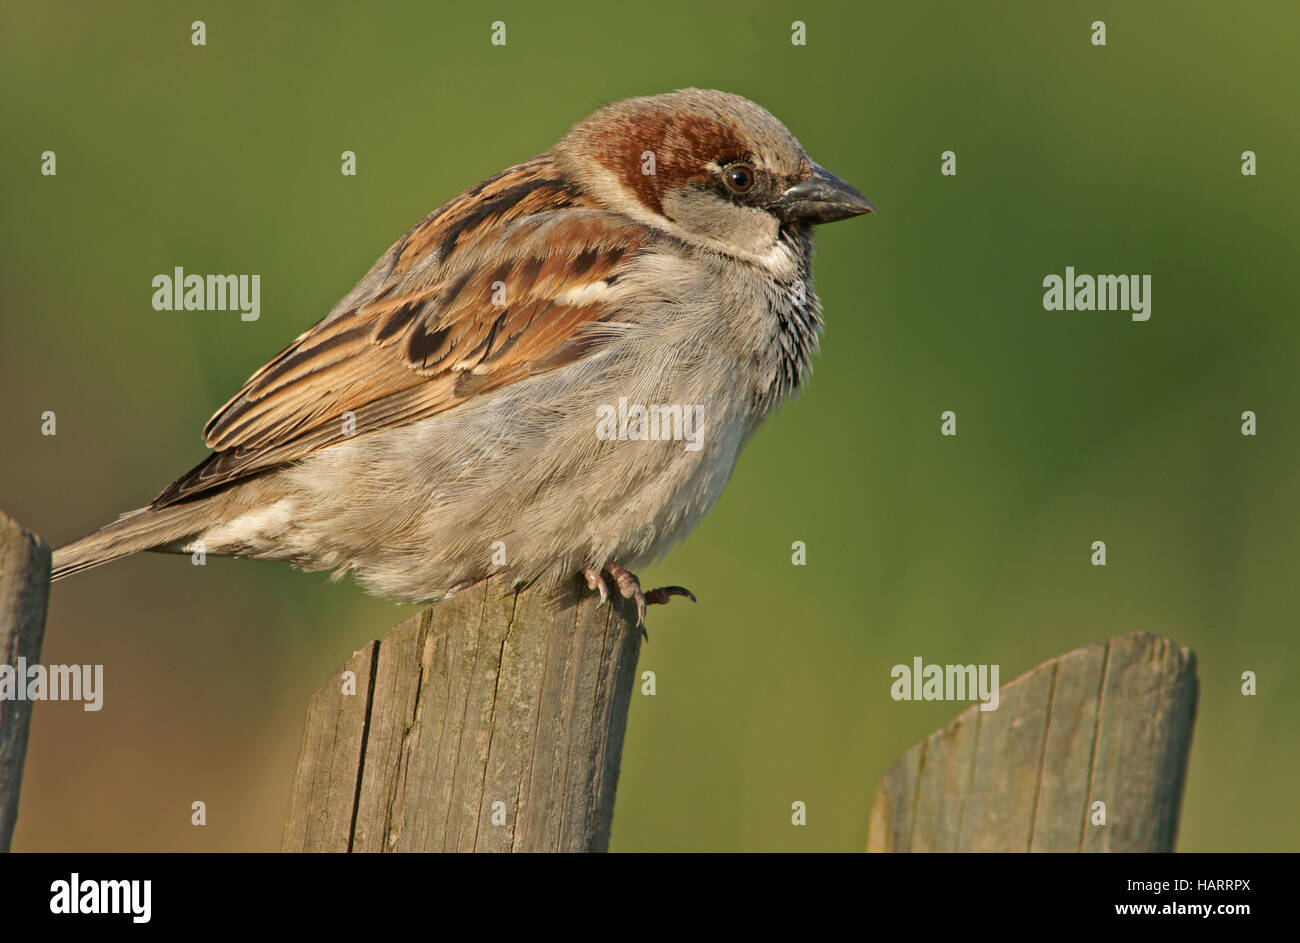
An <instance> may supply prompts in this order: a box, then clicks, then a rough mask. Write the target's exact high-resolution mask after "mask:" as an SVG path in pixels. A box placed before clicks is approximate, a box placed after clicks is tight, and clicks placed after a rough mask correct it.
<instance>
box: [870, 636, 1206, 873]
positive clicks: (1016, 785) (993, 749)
mask: <svg viewBox="0 0 1300 943" xmlns="http://www.w3.org/2000/svg"><path fill="white" fill-rule="evenodd" d="M1196 700H1197V680H1196V656H1195V655H1194V654H1193V653H1192V652H1191V651H1190V650H1188V649H1186V648H1179V647H1178V646H1176V645H1175V644H1174V643H1173V642H1171V641H1169V640H1168V639H1166V638H1161V637H1160V636H1157V635H1151V634H1149V633H1145V632H1139V633H1136V634H1133V635H1125V636H1122V637H1120V638H1114V639H1111V640H1109V641H1105V642H1095V643H1093V644H1092V645H1089V646H1087V647H1085V648H1081V649H1078V650H1076V651H1073V652H1070V653H1069V654H1068V655H1062V656H1061V657H1059V658H1054V659H1052V660H1051V661H1049V662H1046V663H1044V664H1042V665H1039V666H1038V667H1037V668H1035V669H1033V670H1032V671H1030V672H1028V673H1027V674H1024V675H1022V676H1021V677H1019V678H1017V679H1016V680H1015V681H1012V682H1011V683H1010V684H1007V685H1005V686H1003V688H1002V695H1001V703H1000V704H999V706H998V709H997V710H995V711H987V712H985V711H980V710H978V706H976V707H972V708H971V709H969V710H967V711H966V712H965V713H963V714H962V715H961V716H959V717H958V718H957V719H956V720H954V721H953V722H952V723H951V724H949V725H948V726H947V727H945V728H943V729H942V730H939V731H936V732H935V733H933V734H931V735H930V736H929V737H928V738H927V739H926V740H924V741H922V742H921V743H919V744H917V745H916V746H915V747H913V748H912V749H911V750H909V751H908V752H907V753H906V754H904V756H903V757H902V758H901V759H900V760H899V761H898V762H897V763H895V764H894V765H893V766H892V767H890V769H889V770H888V771H887V772H886V773H885V774H884V775H883V776H882V777H881V779H880V783H879V785H878V786H877V789H876V798H875V802H874V804H873V805H872V808H871V821H870V833H869V837H868V839H867V851H1143V852H1150V851H1173V849H1174V841H1175V839H1176V837H1177V834H1178V815H1179V809H1180V806H1181V804H1182V796H1183V783H1184V779H1185V777H1186V773H1187V758H1188V754H1189V752H1190V750H1191V742H1192V726H1193V724H1194V722H1195V719H1196ZM1098 803H1104V807H1103V806H1099V805H1097V804H1098ZM1103 812H1104V824H1101V823H1102V821H1103V820H1102V819H1101V817H1100V816H1101V813H1103Z"/></svg>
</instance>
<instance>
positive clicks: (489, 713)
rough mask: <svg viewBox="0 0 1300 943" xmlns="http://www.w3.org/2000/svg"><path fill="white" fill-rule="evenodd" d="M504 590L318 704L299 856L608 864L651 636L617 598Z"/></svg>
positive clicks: (311, 717)
mask: <svg viewBox="0 0 1300 943" xmlns="http://www.w3.org/2000/svg"><path fill="white" fill-rule="evenodd" d="M613 598H614V599H615V601H616V604H617V608H615V607H611V606H608V605H603V604H601V603H600V601H599V599H598V597H597V596H596V594H594V593H592V592H590V591H589V590H587V589H586V586H585V584H583V585H582V586H581V588H579V584H578V581H577V580H576V579H575V580H574V582H573V586H572V587H566V588H564V589H563V590H562V591H561V592H560V593H558V594H556V595H555V596H553V597H550V598H548V597H546V596H545V595H544V594H542V593H540V592H536V591H524V592H515V591H514V590H511V589H508V588H506V587H505V586H504V585H503V584H502V583H500V582H499V581H497V580H489V581H487V582H486V583H483V584H480V585H478V586H476V587H474V588H472V589H469V590H465V591H464V592H462V593H460V594H458V595H457V596H456V597H454V598H453V599H450V600H448V601H446V602H443V603H440V604H439V605H437V606H434V607H433V608H432V609H428V610H425V611H424V612H421V613H419V614H417V615H415V616H412V617H411V618H410V619H408V620H406V621H405V622H403V623H401V624H400V625H398V626H396V627H394V628H393V629H391V630H390V631H389V632H388V634H387V635H385V636H384V637H383V639H382V640H380V641H378V642H371V643H370V644H368V645H367V646H366V647H365V648H363V649H361V651H359V652H357V653H356V654H354V655H353V656H352V658H351V659H350V660H349V661H348V662H347V663H346V664H344V665H342V666H341V667H340V668H339V669H338V670H337V671H336V672H335V673H334V675H333V676H331V678H330V679H329V680H328V681H326V682H325V684H324V685H323V686H322V687H321V688H320V689H319V690H318V691H317V692H316V693H315V695H313V697H312V699H311V703H310V705H309V706H308V710H307V723H306V729H305V732H304V734H303V742H302V750H301V753H300V755H299V758H298V770H297V774H296V776H295V781H294V788H293V797H292V800H291V808H290V812H289V818H288V821H287V823H286V824H285V829H284V840H283V843H282V848H283V850H285V851H604V850H606V849H607V847H608V845H609V831H610V823H611V821H612V819H613V814H614V789H615V786H616V785H617V782H618V766H619V759H620V757H621V754H622V750H623V732H624V729H625V728H626V725H627V711H628V704H629V702H630V700H631V694H632V686H633V682H634V673H635V670H636V660H637V654H638V652H639V651H640V647H641V633H640V631H639V630H637V629H636V628H635V627H634V623H635V621H636V614H635V611H634V609H633V607H632V606H631V605H630V604H628V603H627V602H626V601H625V600H623V599H621V598H620V597H618V595H617V594H614V595H613Z"/></svg>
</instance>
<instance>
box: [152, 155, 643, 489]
mask: <svg viewBox="0 0 1300 943" xmlns="http://www.w3.org/2000/svg"><path fill="white" fill-rule="evenodd" d="M649 238H650V234H649V231H648V230H647V229H646V228H645V227H644V226H641V225H640V224H637V223H634V222H632V221H631V220H629V219H627V218H626V217H622V216H617V215H615V214H612V213H608V212H604V211H601V210H597V209H593V208H590V207H589V206H587V205H585V201H584V200H583V199H582V198H581V197H580V196H579V195H577V194H575V193H574V192H572V191H571V190H570V189H569V188H568V187H566V186H565V185H564V184H563V183H562V182H561V181H559V180H557V179H555V177H554V176H553V173H552V167H551V165H550V162H549V160H548V159H547V158H545V157H542V158H537V159H534V160H533V161H529V162H528V163H525V164H521V165H519V166H518V167H514V168H512V169H510V170H508V171H506V172H505V173H503V174H499V175H498V176H496V177H494V178H492V179H490V180H487V181H484V182H483V183H482V184H479V185H478V186H477V187H475V188H474V189H472V190H470V191H467V192H466V193H465V194H463V195H462V196H460V197H458V198H457V199H455V200H453V201H452V202H450V203H448V204H447V205H446V206H444V207H442V208H441V209H439V210H437V211H435V212H434V213H433V214H431V215H430V216H429V217H427V218H426V219H425V220H423V221H422V222H421V223H420V224H419V225H417V226H416V227H414V228H413V229H412V230H411V231H410V232H408V233H407V234H406V235H405V236H404V237H403V238H402V239H401V240H399V241H398V242H397V243H396V244H395V245H394V246H393V247H392V248H391V249H389V251H388V252H387V253H386V254H385V256H384V257H383V258H382V259H381V260H380V262H379V263H378V264H377V265H376V266H375V268H374V269H372V270H371V273H370V275H368V276H367V277H366V279H365V280H363V282H362V285H366V284H367V282H369V283H372V284H373V286H374V287H373V288H372V289H370V290H368V291H364V292H362V294H361V295H359V296H358V294H357V291H356V290H354V292H353V294H352V295H351V296H349V299H350V300H351V301H353V302H356V303H355V304H351V305H349V306H346V307H345V308H344V309H343V310H341V311H339V310H336V311H335V312H334V313H332V314H331V315H330V316H329V317H328V318H326V319H325V320H323V321H321V322H320V323H319V324H317V325H316V326H315V327H313V328H312V329H311V330H309V331H307V332H306V333H305V334H303V335H302V336H301V337H299V338H298V339H297V340H296V341H294V342H293V344H291V345H290V346H289V347H288V348H287V349H285V350H284V351H283V352H282V353H281V354H280V355H279V356H278V357H276V358H275V359H274V360H272V361H271V362H270V363H268V364H267V365H266V366H264V367H262V369H260V370H258V371H257V373H255V374H253V376H252V377H251V378H249V380H248V382H247V383H245V384H244V387H243V389H241V390H240V391H239V393H238V394H237V395H236V396H235V397H234V398H233V399H231V400H230V402H228V403H227V404H226V405H225V406H223V407H222V408H221V409H220V410H219V411H218V412H217V414H216V415H215V416H213V417H212V419H211V421H209V422H208V425H207V427H206V428H205V430H204V434H205V436H206V439H207V442H208V445H210V446H211V447H212V448H213V449H215V450H216V451H215V452H214V453H213V454H212V455H210V456H208V458H207V459H206V460H205V461H204V462H202V463H201V464H200V465H198V466H197V467H196V468H194V469H193V470H192V471H190V472H189V473H188V474H186V475H185V476H183V477H182V478H180V479H179V480H178V481H176V482H175V483H173V484H172V485H171V486H170V487H168V488H167V490H166V491H164V492H163V493H162V494H161V495H159V496H158V498H157V499H155V501H154V503H153V507H163V506H166V505H169V504H175V503H177V502H180V501H184V500H187V499H190V498H193V497H197V496H199V495H202V494H205V493H208V492H211V491H213V490H215V489H218V488H221V487H223V486H225V485H228V484H230V483H232V482H235V481H238V480H241V479H244V478H247V477H250V476H252V475H255V474H258V473H260V472H263V471H266V470H268V469H270V468H273V467H275V466H278V465H283V464H285V463H287V462H292V461H295V460H297V459H300V458H303V457H304V456H306V455H308V454H309V453H311V452H313V451H315V450H317V449H320V448H323V447H325V446H328V445H331V444H333V443H335V442H337V441H339V440H341V439H343V438H345V437H346V433H345V430H344V413H346V412H351V413H353V415H354V417H355V420H354V422H355V432H356V433H358V434H359V433H364V432H369V431H373V430H375V429H379V428H383V427H388V426H394V425H399V424H403V423H408V422H413V421H415V420H418V419H422V418H424V417H427V416H431V415H434V414H436V413H439V412H442V411H444V410H447V409H451V408H453V407H455V406H456V405H457V404H458V403H461V402H464V401H465V400H466V399H468V398H469V397H471V396H473V395H475V394H478V393H481V392H484V391H486V390H491V389H495V388H498V387H500V386H503V385H505V384H507V383H511V382H514V381H516V380H519V379H521V378H523V377H526V376H530V375H532V374H536V373H540V372H544V371H546V370H550V369H554V368H555V367H558V366H561V365H563V364H565V363H570V362H572V361H573V360H576V359H579V358H580V357H582V356H585V355H586V354H588V353H590V352H591V351H592V348H593V344H594V341H593V338H591V337H589V336H587V335H585V334H584V331H583V329H584V328H585V327H587V326H588V325H590V324H593V323H594V322H597V321H601V320H604V319H606V318H607V317H608V316H609V314H610V311H609V309H608V307H607V305H605V303H604V302H602V301H601V300H600V299H599V297H596V296H598V295H599V292H587V293H585V294H584V293H582V292H581V291H580V290H581V289H582V288H583V287H584V286H592V285H595V284H596V283H599V282H602V281H604V280H605V279H607V278H610V277H611V276H613V275H615V274H616V272H617V270H618V268H619V267H620V266H621V265H622V264H623V263H625V262H626V261H627V260H628V259H629V258H630V257H631V256H632V255H633V254H634V253H635V252H636V251H637V250H638V249H640V248H641V247H643V246H644V245H646V243H647V241H648V240H649ZM385 268H386V269H387V271H386V274H385Z"/></svg>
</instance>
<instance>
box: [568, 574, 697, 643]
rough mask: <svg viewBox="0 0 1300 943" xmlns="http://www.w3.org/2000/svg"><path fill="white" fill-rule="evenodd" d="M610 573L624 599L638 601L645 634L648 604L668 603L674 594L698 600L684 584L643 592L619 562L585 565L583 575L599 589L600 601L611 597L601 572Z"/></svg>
mask: <svg viewBox="0 0 1300 943" xmlns="http://www.w3.org/2000/svg"><path fill="white" fill-rule="evenodd" d="M602 571H604V573H606V574H608V575H609V578H610V579H611V580H613V581H614V586H615V587H617V588H618V594H619V595H620V596H622V597H623V598H624V599H631V600H634V601H635V602H636V624H637V628H639V629H640V630H641V634H642V635H645V634H646V633H645V610H646V606H662V605H667V603H668V601H669V600H670V599H672V598H673V597H674V596H685V597H686V598H687V599H689V600H690V601H691V602H698V600H697V599H696V598H695V594H694V593H692V592H691V591H690V590H689V589H686V588H685V587H684V586H660V587H659V588H658V589H652V590H650V592H648V593H647V592H643V591H642V589H641V582H640V581H639V580H638V579H637V578H636V576H635V575H634V574H632V573H629V572H628V571H627V570H625V569H623V568H622V567H621V566H619V565H618V564H617V563H612V562H611V563H606V564H605V565H604V566H603V567H594V566H585V567H583V568H582V575H583V576H585V577H586V578H587V586H588V588H590V589H594V590H597V591H599V593H600V601H601V602H606V601H608V599H609V590H608V589H607V588H606V586H605V580H604V579H603V578H602V576H601V572H602Z"/></svg>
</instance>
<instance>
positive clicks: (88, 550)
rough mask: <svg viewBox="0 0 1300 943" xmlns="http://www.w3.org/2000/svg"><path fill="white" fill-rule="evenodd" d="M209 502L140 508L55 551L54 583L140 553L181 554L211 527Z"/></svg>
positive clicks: (52, 576)
mask: <svg viewBox="0 0 1300 943" xmlns="http://www.w3.org/2000/svg"><path fill="white" fill-rule="evenodd" d="M207 505H208V502H206V501H195V502H191V503H186V504H176V505H172V506H171V507H165V508H141V509H140V510H138V511H131V512H130V513H128V514H123V515H122V516H121V517H120V518H118V519H117V520H116V521H114V522H113V523H111V524H109V525H108V526H107V527H101V528H100V529H99V530H97V531H95V532H94V533H93V534H90V535H89V536H87V537H82V538H81V539H80V540H74V541H73V542H72V543H70V544H66V545H65V546H62V547H59V548H58V549H57V550H55V551H54V572H53V573H52V575H51V579H52V580H54V581H57V580H61V579H63V578H64V577H65V576H71V575H72V574H73V573H80V572H81V571H82V570H89V569H90V568H91V567H96V566H99V565H100V564H103V563H108V562H110V561H112V560H116V559H117V558H118V557H125V556H128V555H130V554H132V553H139V552H140V551H141V550H179V549H180V547H181V546H183V545H184V543H185V542H186V541H188V540H191V539H193V538H194V537H196V536H197V535H198V534H200V533H202V532H203V530H204V529H205V528H206V527H208V526H209V525H210V524H211V523H212V520H211V518H212V510H211V508H210V507H208V506H207Z"/></svg>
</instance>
